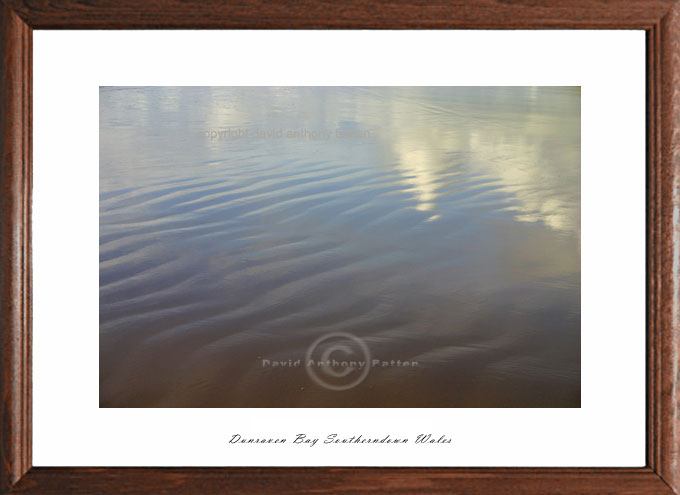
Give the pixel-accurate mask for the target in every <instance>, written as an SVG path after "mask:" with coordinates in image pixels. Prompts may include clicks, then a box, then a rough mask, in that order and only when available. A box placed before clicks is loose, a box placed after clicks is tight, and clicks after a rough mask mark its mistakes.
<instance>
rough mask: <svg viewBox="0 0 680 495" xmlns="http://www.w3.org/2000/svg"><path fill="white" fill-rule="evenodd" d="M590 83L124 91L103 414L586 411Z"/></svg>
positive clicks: (112, 148)
mask: <svg viewBox="0 0 680 495" xmlns="http://www.w3.org/2000/svg"><path fill="white" fill-rule="evenodd" d="M580 182H581V91H580V87H571V86H570V87H556V86H538V87H527V86H511V87H494V86H480V87H423V86H419V87H375V86H369V87H342V86H333V87H312V86H304V87H262V86H249V87H162V86H153V87H129V86H120V87H111V86H107V87H100V88H99V406H100V407H102V408H140V407H141V408H150V407H166V408H167V407H169V408H175V407H191V408H198V407H201V408H202V407H210V408H233V407H236V408H250V407H302V408H306V407H310V408H312V407H314V408H319V407H332V408H336V407H348V408H388V407H389V408H402V407H405V408H410V407H427V408H441V407H447V408H515V407H522V408H578V407H580V405H581V247H580V244H581V239H580V232H581V228H580V227H581V226H580V216H581V204H580V202H581V190H580Z"/></svg>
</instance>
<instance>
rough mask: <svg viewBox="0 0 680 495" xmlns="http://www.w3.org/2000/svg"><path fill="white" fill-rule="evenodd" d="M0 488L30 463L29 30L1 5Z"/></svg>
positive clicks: (16, 476)
mask: <svg viewBox="0 0 680 495" xmlns="http://www.w3.org/2000/svg"><path fill="white" fill-rule="evenodd" d="M0 8H1V10H0V109H1V111H0V157H2V162H1V165H0V214H1V215H2V216H1V218H0V318H1V319H0V322H1V325H2V326H1V327H0V329H1V331H2V335H1V337H0V338H1V340H2V358H3V359H2V378H1V379H0V394H1V395H2V409H1V410H0V416H1V417H0V423H1V424H2V435H3V438H2V450H1V451H0V462H1V464H0V476H1V477H2V479H1V485H0V486H7V485H8V484H11V483H14V482H16V481H17V480H18V479H19V478H20V477H21V476H22V475H23V474H24V473H25V472H26V471H27V470H28V469H29V468H30V462H31V461H30V455H31V454H30V448H31V447H30V446H31V407H30V390H31V383H30V365H31V352H30V339H31V328H30V320H31V300H30V297H31V282H30V198H31V183H30V181H31V168H30V167H31V149H32V147H31V142H30V140H31V128H30V125H31V124H30V122H31V53H32V48H31V30H30V29H29V28H28V26H26V25H25V24H24V23H23V21H22V20H21V19H20V18H19V17H18V16H17V15H16V14H15V13H14V12H12V11H10V10H9V9H7V8H6V7H5V6H0Z"/></svg>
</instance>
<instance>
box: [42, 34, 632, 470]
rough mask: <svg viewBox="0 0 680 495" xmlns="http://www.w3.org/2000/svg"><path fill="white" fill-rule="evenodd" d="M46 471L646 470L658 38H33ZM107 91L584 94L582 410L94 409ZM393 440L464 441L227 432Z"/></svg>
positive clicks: (96, 403)
mask: <svg viewBox="0 0 680 495" xmlns="http://www.w3.org/2000/svg"><path fill="white" fill-rule="evenodd" d="M33 50H34V81H35V82H34V90H33V96H34V124H33V128H34V204H33V267H34V320H33V322H34V325H33V328H34V335H33V343H34V347H33V352H34V354H33V385H34V390H33V394H34V395H33V398H34V400H33V406H34V412H33V464H34V465H36V466H46V465H54V466H66V465H75V466H134V465H137V466H163V465H168V466H200V465H205V466H222V465H224V466H226V465H233V466H241V465H242V466H246V465H261V466H267V465H290V466H293V465H327V466H330V465H338V466H359V465H380V466H392V465H394V466H398V465H408V466H643V465H644V464H645V261H644V252H645V231H644V227H645V62H644V61H645V37H644V32H643V31H383V32H377V31H351V32H350V31H316V32H309V31H297V32H293V31H262V32H255V31H122V32H121V31H118V32H115V31H110V32H107V31H36V32H34V41H33ZM100 85H111V86H115V85H215V86H232V85H428V86H429V85H443V86H458V85H468V86H475V85H574V86H582V169H581V180H582V189H581V197H582V223H581V226H582V408H581V409H99V408H98V377H99V370H98V353H99V349H98V301H99V299H98V297H99V294H98V261H99V260H98V248H99V246H98V232H99V230H98V227H99V225H98V212H99V204H98V200H99V197H98V190H99V184H98V173H99V172H98V126H99V120H98V110H99V105H98V96H99V92H98V87H99V86H100ZM303 432H304V433H307V434H309V435H311V436H321V437H325V436H326V435H328V434H329V433H338V434H339V435H346V436H351V435H353V434H359V433H361V434H363V435H364V436H366V435H369V434H370V435H371V436H377V435H385V434H390V435H392V436H393V437H395V436H398V437H404V436H409V437H411V438H413V437H414V436H415V435H416V434H418V433H427V432H431V433H436V434H441V433H446V434H447V435H449V436H451V437H452V438H453V443H452V444H449V445H435V446H428V445H418V446H414V445H412V444H411V445H410V446H394V445H391V446H390V445H368V446H367V445H358V446H357V445H354V446H323V445H317V446H316V447H313V448H310V447H307V446H301V445H292V444H290V443H287V444H284V445H275V446H263V445H250V446H232V445H229V444H228V443H227V440H228V438H229V436H230V435H231V434H233V433H240V434H242V435H243V436H250V435H254V436H258V437H262V436H272V437H277V436H281V435H283V436H286V437H288V438H290V437H291V436H292V435H293V434H295V433H303Z"/></svg>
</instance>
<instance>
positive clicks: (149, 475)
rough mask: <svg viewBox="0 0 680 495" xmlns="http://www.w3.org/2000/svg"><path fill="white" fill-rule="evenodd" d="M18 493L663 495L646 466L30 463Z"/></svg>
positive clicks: (666, 493)
mask: <svg viewBox="0 0 680 495" xmlns="http://www.w3.org/2000/svg"><path fill="white" fill-rule="evenodd" d="M12 493H16V494H27V495H28V494H30V495H33V494H38V493H40V494H41V495H52V494H55V495H56V494H58V493H59V494H60V493H70V494H93V493H98V494H99V493H116V494H118V495H134V494H143V493H153V494H154V495H171V494H172V495H174V494H196V495H198V494H201V495H204V494H217V493H225V494H227V493H228V494H243V495H254V494H258V495H260V494H261V495H267V494H271V495H305V494H309V495H312V494H314V495H318V494H320V493H333V494H343V495H388V494H389V495H399V494H403V495H407V494H408V495H412V494H428V495H436V494H442V495H444V494H447V495H452V494H465V495H525V494H542V495H553V494H554V495H558V494H559V495H565V494H571V493H573V494H579V495H591V494H592V495H604V494H617V495H669V494H670V493H671V491H670V490H669V488H668V486H667V485H666V484H665V483H664V482H663V481H662V480H661V479H660V478H659V477H658V476H657V475H656V474H655V473H654V472H653V471H652V470H650V469H621V470H617V469H599V470H598V469H432V468H420V469H414V468H410V469H406V468H356V469H352V468H268V469H265V468H225V469H170V468H165V469H154V470H150V469H137V468H121V469H59V468H35V469H33V470H31V472H30V473H29V474H28V475H27V476H25V477H24V479H22V480H21V482H20V483H19V484H18V485H17V486H16V487H15V489H14V490H12Z"/></svg>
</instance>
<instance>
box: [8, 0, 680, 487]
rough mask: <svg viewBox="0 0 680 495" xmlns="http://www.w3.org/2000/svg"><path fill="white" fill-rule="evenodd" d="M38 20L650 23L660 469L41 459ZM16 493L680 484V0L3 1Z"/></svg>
mask: <svg viewBox="0 0 680 495" xmlns="http://www.w3.org/2000/svg"><path fill="white" fill-rule="evenodd" d="M31 28H50V29H64V28H74V29H92V28H98V29H119V28H124V29H137V28H152V29H161V28H172V29H176V28H184V29H200V28H337V29H345V28H382V29H403V28H438V29H446V28H458V29H468V28H494V29H517V28H541V29H542V28H610V29H617V28H641V29H645V30H646V31H647V44H648V51H647V53H648V78H647V80H648V92H647V106H648V121H647V123H648V140H647V143H648V176H647V188H648V212H647V213H648V215H647V219H648V231H647V237H648V239H647V240H648V243H647V246H648V258H647V259H648V263H647V266H648V287H647V300H648V320H647V321H648V336H649V338H648V345H649V349H648V379H649V381H648V403H649V407H648V443H647V459H648V466H647V467H646V468H641V469H492V468H489V469H440V468H437V469H430V468H427V469H410V468H409V469H397V468H390V469H387V468H354V469H353V468H343V469H338V468H224V469H169V468H147V469H142V468H128V469H125V468H116V469H107V468H101V469H100V468H96V469H95V468H92V469H83V468H80V469H79V468H68V469H62V468H31V399H30V397H31V396H30V394H31V382H30V364H31V363H30V358H31V348H30V345H31V340H30V337H31V326H30V325H31V318H30V316H31V265H30V198H31V52H32V48H31ZM0 85H1V87H0V90H1V93H0V156H1V157H2V162H1V168H0V222H1V223H0V325H1V326H0V330H1V331H2V335H1V339H2V358H3V359H2V371H3V373H2V374H3V376H2V378H1V379H0V394H1V395H2V400H3V404H2V409H0V423H1V426H2V430H1V433H2V439H1V442H0V443H1V450H0V493H5V492H10V493H22V494H30V495H33V494H36V495H37V494H57V493H73V494H92V493H98V494H109V493H110V494H121V495H126V494H136V493H155V494H161V495H163V494H180V493H188V494H196V495H199V494H200V495H204V494H213V493H234V494H248V495H251V494H260V493H261V494H268V493H272V494H273V493H276V494H282V495H286V494H312V493H314V494H319V493H335V494H348V495H350V494H360V493H361V494H364V493H367V494H376V495H377V494H388V493H389V494H402V493H403V494H406V493H409V494H411V493H416V494H418V493H421V494H425V493H427V494H444V493H447V494H449V493H464V494H469V495H481V494H484V495H487V494H508V495H509V494H520V493H521V494H539V493H540V494H571V493H573V494H585V495H587V494H624V495H625V494H631V495H632V494H641V495H646V494H670V493H676V494H680V423H679V421H680V403H679V402H680V389H679V387H680V220H679V219H680V0H553V1H547V0H468V1H463V0H448V1H446V0H433V1H431V2H426V1H425V0H410V1H403V0H389V1H388V0H377V1H373V2H365V1H359V0H342V1H339V2H331V1H321V0H316V1H315V0H299V1H284V2H278V3H273V2H262V1H256V0H241V1H239V2H237V3H234V2H229V3H225V2H216V1H212V0H205V1H199V0H148V1H143V0H121V1H117V2H113V1H106V2H105V1H101V0H63V1H59V2H57V1H47V0H31V1H28V0H24V1H17V0H0Z"/></svg>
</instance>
